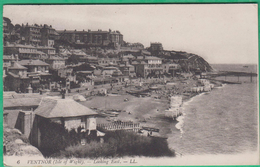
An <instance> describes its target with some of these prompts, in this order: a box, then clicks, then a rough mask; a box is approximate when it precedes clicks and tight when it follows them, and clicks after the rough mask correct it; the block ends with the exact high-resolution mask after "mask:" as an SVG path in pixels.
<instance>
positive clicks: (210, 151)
mask: <svg viewBox="0 0 260 167" xmlns="http://www.w3.org/2000/svg"><path fill="white" fill-rule="evenodd" d="M212 67H213V68H214V69H216V70H219V71H238V72H253V73H258V72H257V65H253V64H246V65H245V64H232V65H231V64H215V65H212ZM229 79H230V80H233V81H234V80H236V79H238V78H237V77H226V80H229ZM239 81H240V82H241V84H228V85H223V86H222V87H218V88H214V89H213V90H212V91H211V92H208V93H202V94H200V95H198V96H195V97H193V98H192V99H190V100H189V101H187V102H184V104H183V112H184V114H183V116H181V117H179V118H178V121H177V124H176V125H175V128H172V129H171V132H169V133H168V134H167V136H168V143H169V146H170V148H172V149H174V150H175V151H176V153H177V154H178V155H181V156H187V155H219V154H222V155H223V154H229V155H233V154H241V153H248V152H257V151H258V143H259V139H258V138H259V110H258V92H259V91H258V77H253V79H252V82H251V79H250V77H239Z"/></svg>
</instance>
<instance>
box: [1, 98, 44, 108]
mask: <svg viewBox="0 0 260 167" xmlns="http://www.w3.org/2000/svg"><path fill="white" fill-rule="evenodd" d="M40 101H41V99H40V98H6V99H4V100H3V104H4V108H10V107H29V106H38V105H39V103H40Z"/></svg>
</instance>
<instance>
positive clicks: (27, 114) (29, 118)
mask: <svg viewBox="0 0 260 167" xmlns="http://www.w3.org/2000/svg"><path fill="white" fill-rule="evenodd" d="M22 113H23V118H24V120H23V121H24V127H23V129H24V132H23V133H24V135H25V136H26V137H27V138H29V136H30V133H31V129H32V125H33V120H34V114H33V111H24V112H22Z"/></svg>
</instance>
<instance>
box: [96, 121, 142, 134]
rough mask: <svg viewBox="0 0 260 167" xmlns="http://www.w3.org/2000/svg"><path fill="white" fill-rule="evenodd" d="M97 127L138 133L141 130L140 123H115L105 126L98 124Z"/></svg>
mask: <svg viewBox="0 0 260 167" xmlns="http://www.w3.org/2000/svg"><path fill="white" fill-rule="evenodd" d="M97 127H100V128H103V129H106V130H111V131H115V130H127V131H134V132H138V131H139V130H140V123H133V122H121V121H120V122H114V123H104V124H97Z"/></svg>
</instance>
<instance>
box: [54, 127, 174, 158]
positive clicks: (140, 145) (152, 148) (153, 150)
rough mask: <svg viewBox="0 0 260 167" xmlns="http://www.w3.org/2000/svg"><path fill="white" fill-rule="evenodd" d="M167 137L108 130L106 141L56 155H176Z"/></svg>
mask: <svg viewBox="0 0 260 167" xmlns="http://www.w3.org/2000/svg"><path fill="white" fill-rule="evenodd" d="M174 155H175V153H174V151H172V150H170V149H169V147H168V143H167V141H166V140H165V139H160V138H152V137H146V136H140V135H138V134H136V133H134V132H126V131H114V132H110V131H107V132H106V135H105V142H104V143H99V142H96V141H92V142H90V143H88V144H86V145H84V146H83V145H80V144H79V145H75V146H69V147H67V148H66V149H65V150H63V151H60V153H59V154H56V155H55V156H58V157H67V158H68V157H77V158H86V157H89V158H97V157H115V156H119V157H122V156H153V157H154V156H174Z"/></svg>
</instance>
